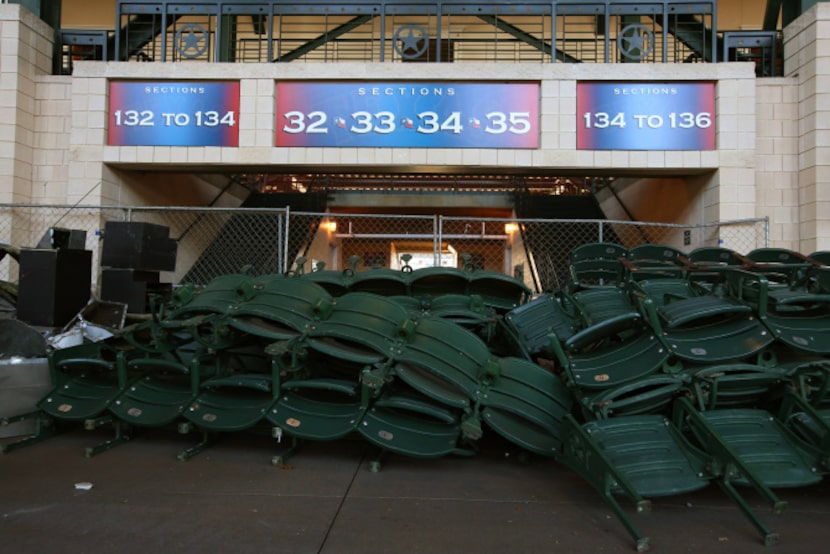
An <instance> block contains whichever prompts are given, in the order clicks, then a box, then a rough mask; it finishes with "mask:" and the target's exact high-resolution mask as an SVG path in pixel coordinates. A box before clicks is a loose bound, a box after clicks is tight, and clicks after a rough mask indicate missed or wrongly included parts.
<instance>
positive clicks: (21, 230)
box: [0, 204, 768, 292]
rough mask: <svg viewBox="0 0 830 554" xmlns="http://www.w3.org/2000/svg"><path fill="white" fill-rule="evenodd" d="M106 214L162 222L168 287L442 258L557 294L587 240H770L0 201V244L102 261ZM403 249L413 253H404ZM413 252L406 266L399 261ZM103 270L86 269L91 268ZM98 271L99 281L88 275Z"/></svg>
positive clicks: (604, 225) (647, 229)
mask: <svg viewBox="0 0 830 554" xmlns="http://www.w3.org/2000/svg"><path fill="white" fill-rule="evenodd" d="M108 221H133V222H145V223H154V224H159V225H164V226H166V227H168V228H169V236H170V237H171V238H173V239H175V240H176V242H177V244H178V248H177V260H176V269H175V271H173V272H162V273H161V276H160V277H161V280H162V281H163V282H171V283H175V284H177V283H194V284H204V283H207V282H209V281H210V280H211V279H213V278H214V277H216V276H218V275H223V274H227V273H234V272H239V271H247V272H249V273H251V274H253V275H262V274H267V273H281V272H285V271H296V270H297V269H298V260H299V261H300V262H302V263H303V268H302V270H303V271H313V270H315V269H319V268H323V267H325V268H326V269H335V270H343V269H346V268H353V269H354V270H355V271H366V270H369V269H372V268H378V267H386V268H393V269H397V268H400V267H401V266H402V265H403V264H404V263H407V264H408V265H409V266H411V267H412V268H413V269H417V268H419V267H426V266H434V265H442V266H451V267H463V266H465V265H468V266H472V267H475V268H479V269H486V270H490V271H497V272H501V273H505V274H509V275H520V276H521V277H522V278H523V279H524V281H525V283H526V284H527V285H528V286H529V287H530V288H531V289H532V290H534V291H536V292H542V291H545V290H556V289H558V288H561V287H562V286H563V285H564V283H565V282H566V280H567V264H568V256H569V254H570V252H571V251H572V250H573V249H574V248H576V247H577V246H579V245H581V244H584V243H589V242H614V243H618V244H621V245H623V246H625V247H627V248H631V247H633V246H635V245H637V244H644V243H652V244H666V245H670V246H674V247H676V248H679V249H681V250H684V251H687V252H688V251H691V250H693V249H695V248H698V247H701V246H724V247H727V248H731V249H733V250H736V251H738V252H749V251H751V250H753V249H755V248H760V247H764V246H767V244H768V240H767V233H768V221H767V220H766V219H747V220H740V221H723V222H717V223H711V224H706V225H683V224H666V223H643V222H628V221H608V220H563V219H556V220H554V219H496V218H473V217H445V216H438V215H425V216H419V215H382V214H373V215H361V214H339V213H311V212H291V211H290V210H289V209H287V208H286V209H250V208H245V209H242V208H235V209H230V208H184V207H171V208H145V207H123V206H113V207H100V206H45V205H22V204H17V205H14V204H5V205H0V242H5V243H8V244H11V245H13V246H17V247H22V248H32V247H37V246H38V244H39V243H41V240H42V239H43V237H44V236H47V235H48V233H49V232H50V229H53V228H65V229H72V230H80V231H84V232H85V233H86V237H85V247H86V249H88V250H91V251H92V252H93V268H96V269H97V268H99V266H100V263H99V260H100V254H101V249H102V245H103V240H106V237H105V229H106V223H107V222H108ZM404 255H408V256H407V257H406V258H404ZM404 259H406V260H408V261H407V262H404V261H403V260H404ZM18 269H19V268H18V267H17V264H16V262H13V260H11V259H9V257H8V256H6V257H5V258H4V259H2V260H0V280H5V281H10V282H16V280H17V278H18ZM97 273H98V271H97V270H96V271H93V275H96V274H97ZM94 279H95V278H94Z"/></svg>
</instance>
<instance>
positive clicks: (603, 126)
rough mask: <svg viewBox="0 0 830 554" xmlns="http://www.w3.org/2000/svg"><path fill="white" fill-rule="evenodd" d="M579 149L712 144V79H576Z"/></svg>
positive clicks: (683, 147) (700, 147)
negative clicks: (604, 80)
mask: <svg viewBox="0 0 830 554" xmlns="http://www.w3.org/2000/svg"><path fill="white" fill-rule="evenodd" d="M576 110H577V120H576V147H577V149H579V150H714V149H715V83H713V82H693V83H689V82H683V83H677V82H671V83H651V82H629V83H611V82H580V83H577V85H576Z"/></svg>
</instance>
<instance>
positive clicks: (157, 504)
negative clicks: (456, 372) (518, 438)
mask: <svg viewBox="0 0 830 554" xmlns="http://www.w3.org/2000/svg"><path fill="white" fill-rule="evenodd" d="M105 437H106V436H105V435H101V434H99V431H92V432H89V431H83V430H78V431H72V432H69V433H65V434H62V435H59V436H57V437H55V438H52V439H50V440H48V441H46V442H43V443H41V444H38V445H35V446H31V447H27V448H23V449H19V450H15V451H13V452H10V453H7V454H2V455H0V483H2V484H1V485H0V540H2V543H3V545H4V550H5V551H6V552H15V553H24V552H37V553H43V552H73V553H84V552H88V553H98V552H118V553H131V552H142V553H148V552H157V553H161V552H201V553H204V552H234V553H237V554H239V553H247V552H269V553H275V552H290V553H292V554H293V553H296V554H302V553H324V554H339V553H385V552H388V553H395V554H400V553H445V552H446V553H459V552H476V553H486V552H493V553H496V552H498V553H504V552H566V553H583V552H584V553H589V552H590V553H596V552H607V553H616V552H626V553H628V552H634V550H635V548H634V543H633V541H632V539H631V538H630V537H629V535H628V534H627V533H626V532H625V530H624V528H623V527H622V525H621V524H620V523H619V521H618V520H617V519H616V518H615V517H614V516H613V514H612V513H611V511H610V510H609V509H608V507H607V506H606V505H605V504H604V503H603V502H602V500H601V499H600V497H599V495H598V494H597V493H596V492H594V491H593V489H591V488H590V487H589V486H588V485H587V484H586V483H585V482H583V481H582V480H581V479H580V478H579V477H577V476H576V475H575V474H573V473H572V472H570V471H568V470H567V469H564V468H563V467H561V466H560V465H558V464H557V463H556V462H554V461H552V460H546V459H542V458H537V457H531V458H529V459H524V457H523V456H520V455H518V454H519V453H518V452H516V451H515V449H514V448H512V447H511V446H510V445H508V444H501V443H498V442H495V443H492V444H488V445H485V449H484V450H483V451H482V452H481V453H480V454H479V455H478V456H477V457H474V458H453V457H450V458H444V459H439V460H416V459H410V458H404V457H400V456H390V457H388V458H387V459H386V460H385V462H384V465H383V468H382V470H381V471H380V472H378V473H372V472H371V471H369V462H370V460H371V459H372V458H371V456H372V454H373V450H372V449H371V448H369V447H368V446H366V445H365V444H364V443H363V442H360V441H357V440H344V441H338V442H333V443H317V444H308V445H307V446H306V447H305V448H304V449H303V450H302V451H301V452H300V453H299V454H298V455H296V456H295V457H293V458H291V459H290V466H288V467H285V468H276V467H274V466H272V465H271V464H270V460H271V457H272V456H273V455H274V454H275V453H277V452H278V451H279V450H278V447H277V445H276V444H275V443H274V442H273V440H271V439H268V438H265V437H254V436H230V437H228V438H227V439H226V440H224V441H222V442H220V443H218V444H217V445H215V446H214V447H213V448H211V449H210V450H208V451H206V452H204V453H202V454H200V455H198V456H196V457H195V458H193V459H191V460H189V461H187V462H180V461H178V460H177V459H176V454H177V453H178V452H179V451H180V450H181V449H182V448H184V447H186V446H190V445H191V444H192V441H193V439H194V437H191V436H181V435H176V434H174V433H169V434H168V433H166V432H163V431H153V432H151V433H148V434H146V435H144V436H140V437H137V438H134V439H133V440H132V441H130V442H129V443H127V444H124V445H121V446H119V447H118V448H116V449H114V450H111V451H109V452H105V453H103V454H100V455H98V456H96V457H93V458H85V457H84V456H83V451H84V448H85V447H87V446H90V445H92V444H95V443H96V442H98V441H100V440H103V439H104V438H105ZM3 441H4V442H8V441H9V439H3ZM81 482H89V483H91V484H92V489H90V490H86V491H85V490H77V489H76V486H75V485H76V483H81ZM779 492H780V495H781V496H782V498H784V499H785V500H789V501H790V506H789V508H788V510H787V511H786V512H785V513H784V514H782V515H779V516H775V515H773V514H771V513H770V512H769V510H768V509H767V508H766V506H764V505H762V504H761V502H760V500H758V499H755V498H754V497H753V496H752V495H749V496H748V498H749V500H750V501H751V503H752V504H753V506H754V507H755V508H756V509H757V510H758V513H759V514H761V515H762V517H763V519H764V520H765V521H766V522H767V524H768V525H769V526H770V527H772V528H773V529H774V530H775V531H778V532H779V533H780V534H781V544H780V545H778V546H775V547H769V548H765V547H764V546H763V545H762V544H761V539H760V536H759V535H758V534H757V533H756V531H755V530H754V528H752V527H751V526H750V524H749V523H748V521H747V520H745V519H744V517H743V516H742V515H741V513H740V512H739V511H738V509H737V508H736V507H735V506H734V505H732V503H731V502H730V501H729V500H728V499H727V498H726V497H725V496H724V495H722V494H721V493H720V491H719V490H718V488H717V487H715V486H712V487H709V488H707V489H705V490H703V491H699V492H697V493H694V494H689V495H681V496H677V497H671V498H664V499H656V500H655V501H654V506H653V508H654V509H653V511H652V513H650V514H646V515H640V516H636V520H635V521H636V523H637V524H638V526H639V527H640V529H641V531H642V532H643V533H644V534H646V535H648V536H650V537H651V541H652V550H653V551H655V552H668V553H674V552H706V553H707V554H715V553H720V552H723V553H730V554H735V553H755V552H765V551H766V552H770V553H775V554H779V553H790V552H793V553H805V552H826V550H827V544H828V542H830V502H828V500H830V485H828V484H827V481H825V482H824V483H823V484H821V485H819V486H817V487H812V488H810V489H803V490H802V489H798V490H788V491H779ZM628 507H629V508H630V506H628ZM9 547H10V548H11V549H10V550H8V548H9Z"/></svg>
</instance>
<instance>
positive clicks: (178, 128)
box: [107, 81, 239, 146]
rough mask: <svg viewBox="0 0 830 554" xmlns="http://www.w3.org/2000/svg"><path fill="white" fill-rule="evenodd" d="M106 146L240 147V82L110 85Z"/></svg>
mask: <svg viewBox="0 0 830 554" xmlns="http://www.w3.org/2000/svg"><path fill="white" fill-rule="evenodd" d="M108 119H109V122H108V127H107V144H109V145H111V146H239V126H238V122H239V83H238V82H236V81H200V82H195V81H182V82H170V81H162V82H155V81H110V83H109V117H108Z"/></svg>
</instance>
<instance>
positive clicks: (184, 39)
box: [175, 23, 210, 59]
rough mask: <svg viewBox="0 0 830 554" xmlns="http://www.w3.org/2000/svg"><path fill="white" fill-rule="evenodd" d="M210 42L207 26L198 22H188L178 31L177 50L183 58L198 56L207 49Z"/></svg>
mask: <svg viewBox="0 0 830 554" xmlns="http://www.w3.org/2000/svg"><path fill="white" fill-rule="evenodd" d="M209 42H210V39H209V35H208V33H207V31H205V28H204V27H202V26H201V25H199V24H198V23H188V24H186V25H183V26H182V27H181V28H180V29H179V30H178V31H176V42H175V44H176V50H177V51H178V52H179V54H181V56H182V57H183V58H191V59H192V58H197V57H199V56H201V55H202V54H203V53H204V52H205V50H207V47H208V43H209Z"/></svg>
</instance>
